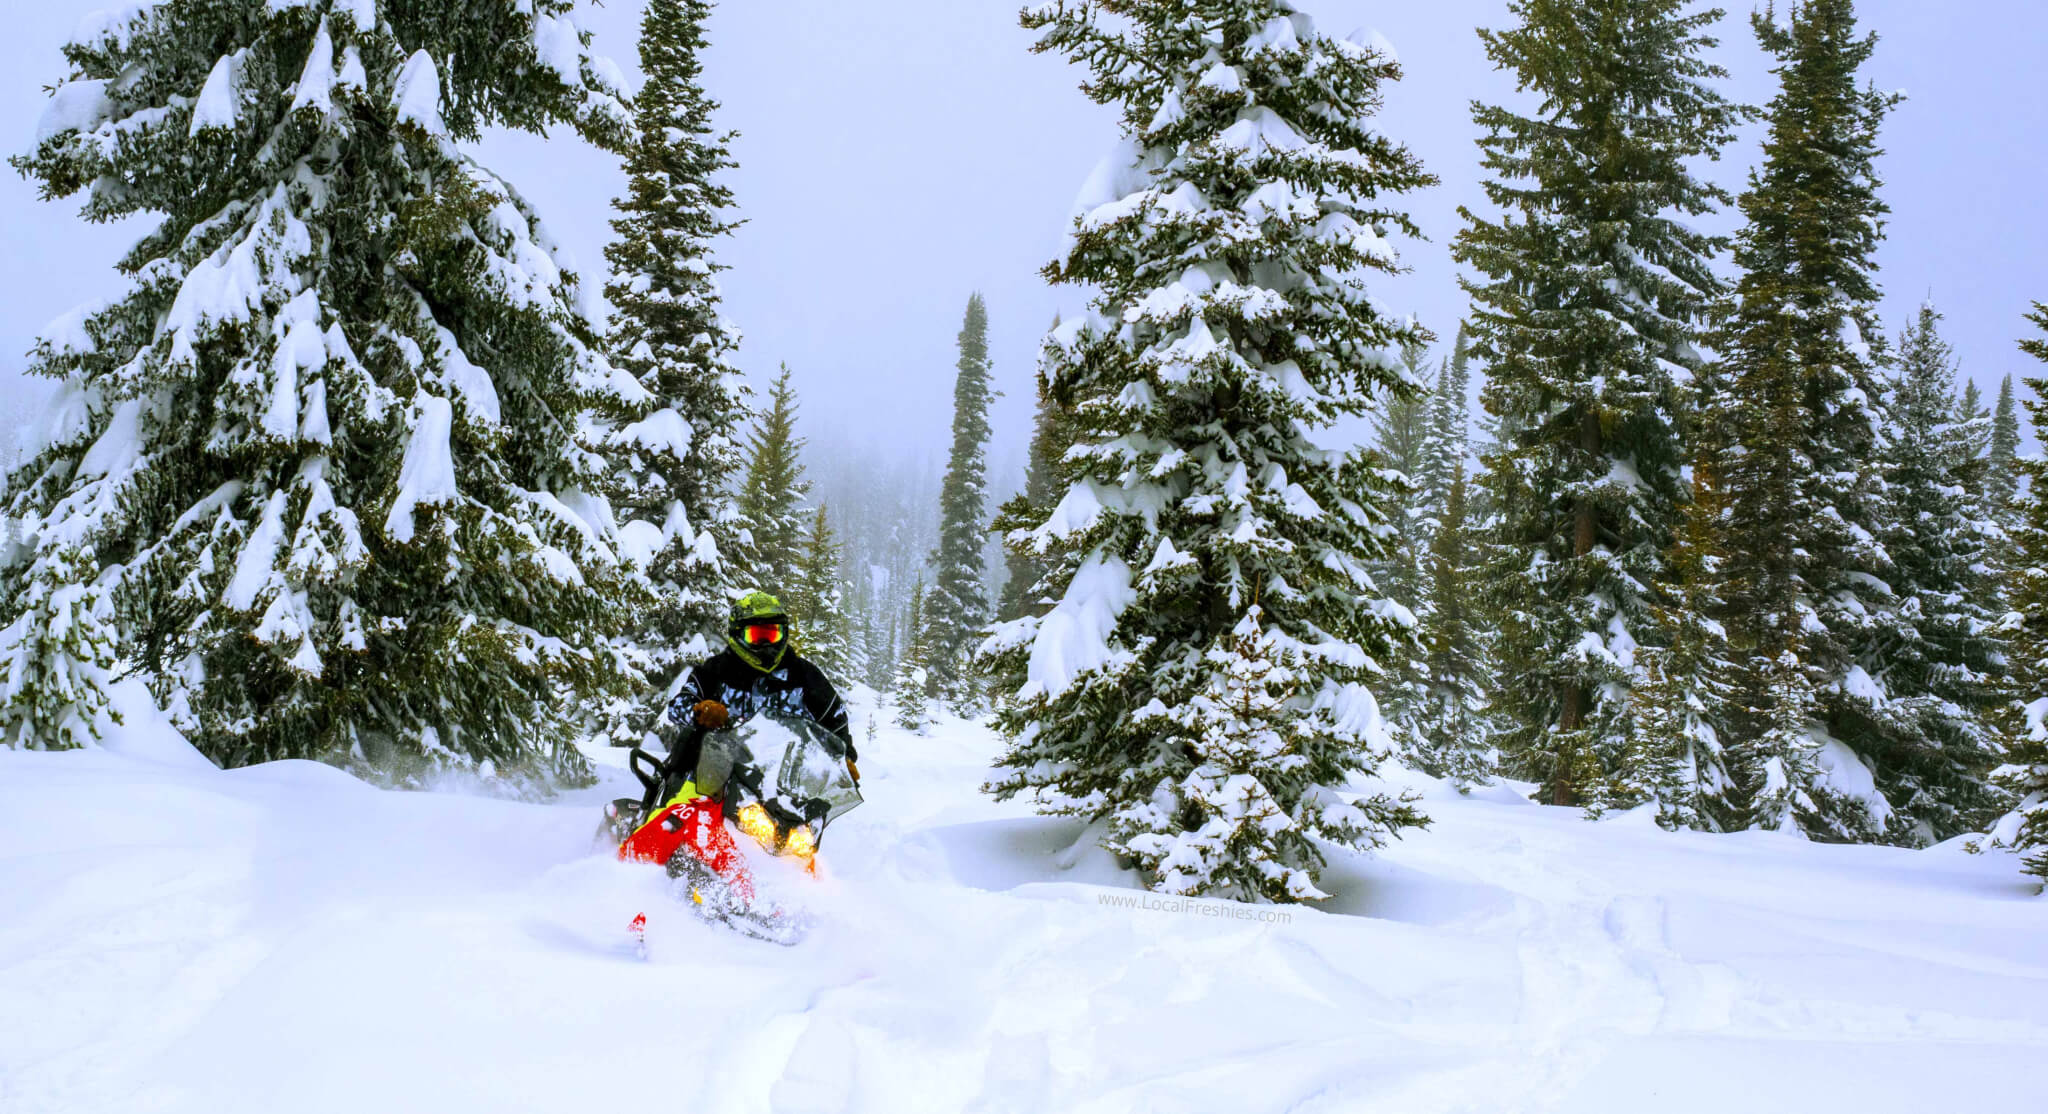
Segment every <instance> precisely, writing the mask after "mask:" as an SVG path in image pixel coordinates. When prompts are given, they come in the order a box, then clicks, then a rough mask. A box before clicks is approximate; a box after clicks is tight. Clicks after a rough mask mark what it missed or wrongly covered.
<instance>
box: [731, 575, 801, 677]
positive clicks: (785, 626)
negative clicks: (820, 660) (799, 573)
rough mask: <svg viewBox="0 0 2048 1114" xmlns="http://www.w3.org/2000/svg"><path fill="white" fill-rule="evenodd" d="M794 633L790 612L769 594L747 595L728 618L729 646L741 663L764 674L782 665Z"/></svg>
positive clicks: (734, 606)
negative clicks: (791, 626)
mask: <svg viewBox="0 0 2048 1114" xmlns="http://www.w3.org/2000/svg"><path fill="white" fill-rule="evenodd" d="M792 633H793V632H792V630H791V628H790V623H789V612H788V611H787V610H785V609H784V608H783V606H782V601H781V600H778V599H776V598H775V597H774V596H771V595H769V594H768V593H766V592H760V591H753V592H748V593H747V594H745V595H743V596H741V597H740V598H739V599H738V600H737V601H735V602H734V603H733V605H732V610H731V611H729V612H728V613H727V614H726V629H725V641H726V645H728V646H731V647H732V652H733V653H735V654H738V655H739V656H740V660H742V661H744V662H746V663H747V664H748V665H751V666H753V667H754V668H755V669H758V670H760V671H761V672H763V673H767V672H770V671H771V670H773V669H774V668H775V667H776V666H778V665H780V664H782V658H783V655H785V654H787V653H789V643H790V638H791V635H792Z"/></svg>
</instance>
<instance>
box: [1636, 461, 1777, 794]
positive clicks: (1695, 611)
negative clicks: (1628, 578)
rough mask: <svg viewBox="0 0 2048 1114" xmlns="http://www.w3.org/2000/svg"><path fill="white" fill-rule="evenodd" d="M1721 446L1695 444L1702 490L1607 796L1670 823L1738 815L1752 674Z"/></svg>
mask: <svg viewBox="0 0 2048 1114" xmlns="http://www.w3.org/2000/svg"><path fill="white" fill-rule="evenodd" d="M1713 459H1714V453H1713V450H1712V449H1711V448H1710V447H1707V446H1698V447H1696V448H1695V451H1694V456H1693V468H1692V497H1691V498H1690V499H1689V500H1688V501H1687V502H1686V504H1685V508H1684V510H1683V512H1682V513H1681V517H1680V520H1679V526H1678V531H1677V534H1676V536H1675V537H1674V538H1673V539H1672V546H1671V552H1670V555H1669V556H1668V557H1667V558H1666V561H1665V567H1666V569H1667V575H1669V577H1670V578H1671V579H1670V581H1669V582H1668V583H1665V584H1661V585H1657V586H1656V587H1657V589H1658V595H1657V599H1656V602H1655V603H1653V604H1652V605H1651V614H1652V616H1653V617H1654V618H1655V620H1656V624H1657V634H1658V637H1657V639H1656V642H1655V643H1654V644H1653V645H1649V646H1645V647H1643V648H1642V649H1640V650H1638V651H1637V654H1638V656H1639V659H1640V664H1641V666H1642V670H1643V681H1642V684H1641V686H1640V687H1639V688H1638V689H1637V690H1636V693H1635V700H1636V709H1635V716H1634V722H1633V723H1632V725H1631V730H1630V733H1629V743H1628V752H1627V754H1626V756H1625V757H1624V759H1623V761H1622V763H1621V765H1620V768H1619V769H1618V770H1617V771H1616V772H1615V774H1614V776H1613V777H1612V778H1611V779H1610V781H1609V783H1608V785H1607V786H1606V788H1605V790H1604V792H1603V793H1602V794H1601V798H1602V802H1603V803H1604V804H1605V805H1606V806H1607V807H1611V808H1634V807H1636V806H1637V805H1640V804H1643V803H1645V802H1654V803H1655V804H1656V806H1657V822H1658V823H1659V824H1661V825H1662V826H1664V827H1665V828H1668V829H1671V830H1674V831H1675V830H1677V829H1680V828H1696V829H1700V830H1702V831H1720V830H1722V829H1723V827H1724V826H1725V825H1726V823H1727V822H1728V819H1729V817H1730V814H1731V802H1730V800H1729V789H1730V787H1731V786H1732V785H1733V779H1732V777H1731V775H1730V773H1729V770H1728V760H1727V747H1726V745H1725V743H1724V741H1723V740H1724V739H1726V738H1727V737H1728V734H1729V728H1728V725H1729V723H1730V722H1731V720H1732V713H1733V712H1734V711H1735V710H1736V706H1737V705H1739V702H1740V701H1741V699H1742V695H1743V694H1742V676H1741V674H1740V672H1739V666H1738V664H1737V662H1736V659H1735V657H1734V651H1733V649H1732V648H1731V647H1730V646H1729V644H1728V632H1727V628H1726V627H1725V626H1724V625H1723V624H1722V623H1721V621H1720V616H1722V615H1723V614H1725V613H1726V610H1727V601H1726V600H1725V598H1724V597H1723V593H1722V583H1721V570H1722V568H1723V567H1724V566H1725V565H1726V563H1727V561H1726V555H1725V554H1724V553H1723V552H1722V551H1721V546H1722V541H1721V539H1722V537H1723V534H1722V530H1723V524H1724V521H1725V517H1726V515H1727V510H1728V503H1727V499H1726V497H1725V496H1724V494H1723V493H1722V491H1721V488H1720V484H1719V483H1718V481H1717V480H1716V471H1715V467H1714V464H1713V463H1712V462H1713Z"/></svg>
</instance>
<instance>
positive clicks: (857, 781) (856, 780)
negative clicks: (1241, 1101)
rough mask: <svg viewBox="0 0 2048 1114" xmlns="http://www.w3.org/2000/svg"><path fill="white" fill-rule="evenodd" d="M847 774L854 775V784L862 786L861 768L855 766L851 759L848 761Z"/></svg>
mask: <svg viewBox="0 0 2048 1114" xmlns="http://www.w3.org/2000/svg"><path fill="white" fill-rule="evenodd" d="M846 772H847V773H849V774H852V775H853V783H854V784H855V785H859V784H860V767H859V766H856V765H854V764H853V759H851V758H849V759H847V760H846Z"/></svg>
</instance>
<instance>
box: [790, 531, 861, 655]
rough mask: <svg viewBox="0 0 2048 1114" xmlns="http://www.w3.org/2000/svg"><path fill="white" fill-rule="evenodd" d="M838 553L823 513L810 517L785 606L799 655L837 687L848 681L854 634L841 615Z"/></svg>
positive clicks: (843, 609) (842, 591)
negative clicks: (791, 620)
mask: <svg viewBox="0 0 2048 1114" xmlns="http://www.w3.org/2000/svg"><path fill="white" fill-rule="evenodd" d="M841 556H842V554H841V552H840V547H839V540H838V538H836V537H835V536H834V535H833V533H832V523H831V521H830V519H829V518H828V517H827V514H826V509H825V508H824V507H823V506H820V507H819V508H818V510H817V513H816V514H815V515H813V516H812V518H811V529H810V532H809V534H808V535H807V536H806V538H805V542H804V554H803V560H802V563H801V564H800V565H799V566H798V569H797V576H796V583H795V585H794V586H793V587H792V588H791V589H790V597H791V598H790V599H789V600H788V601H786V602H787V604H788V606H789V608H790V611H791V613H792V614H791V618H793V619H794V620H795V621H796V629H797V634H798V637H799V638H800V639H801V640H802V641H801V643H800V646H801V649H802V651H803V653H804V655H805V656H806V657H808V658H810V659H811V660H812V661H813V662H815V663H816V664H817V666H818V668H820V669H823V670H824V671H825V674H826V676H828V677H831V678H832V679H833V680H835V681H838V682H840V683H845V682H848V681H851V680H852V679H853V632H852V629H851V628H850V627H849V626H848V623H847V615H846V589H845V587H844V585H843V583H842V582H841V580H840V579H839V565H840V558H841Z"/></svg>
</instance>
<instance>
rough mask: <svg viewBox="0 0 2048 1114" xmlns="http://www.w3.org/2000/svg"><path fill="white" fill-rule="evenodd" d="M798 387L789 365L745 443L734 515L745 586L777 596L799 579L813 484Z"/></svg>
mask: <svg viewBox="0 0 2048 1114" xmlns="http://www.w3.org/2000/svg"><path fill="white" fill-rule="evenodd" d="M796 407H797V401H796V387H795V386H794V385H793V384H792V383H791V382H790V378H789V365H787V364H785V365H783V368H782V373H781V374H780V375H778V376H776V379H775V386H774V387H773V388H771V389H770V390H769V392H768V409H767V410H765V411H762V412H761V414H760V416H759V419H758V421H757V422H756V424H755V428H754V432H753V435H752V437H751V438H749V440H748V441H747V446H746V456H747V474H746V479H745V480H744V481H743V482H742V483H741V484H740V490H739V498H738V499H737V501H736V506H735V510H736V511H737V513H738V515H739V529H738V530H737V534H738V541H737V543H736V544H737V547H738V549H739V552H740V561H739V567H740V569H741V570H742V573H741V576H740V578H739V579H740V580H741V581H743V582H744V585H743V586H744V587H749V588H755V589H759V590H761V591H764V592H771V593H780V592H782V591H786V590H787V589H786V588H782V587H778V586H784V585H794V584H795V583H796V582H797V578H798V576H799V575H800V565H801V563H802V561H803V552H804V543H805V539H806V537H807V536H808V535H809V527H808V525H807V524H806V523H805V521H804V513H803V504H804V497H805V496H807V495H809V494H810V491H811V485H810V482H809V481H808V480H806V479H805V478H804V463H803V450H804V439H803V438H801V437H798V436H797V435H796Z"/></svg>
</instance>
